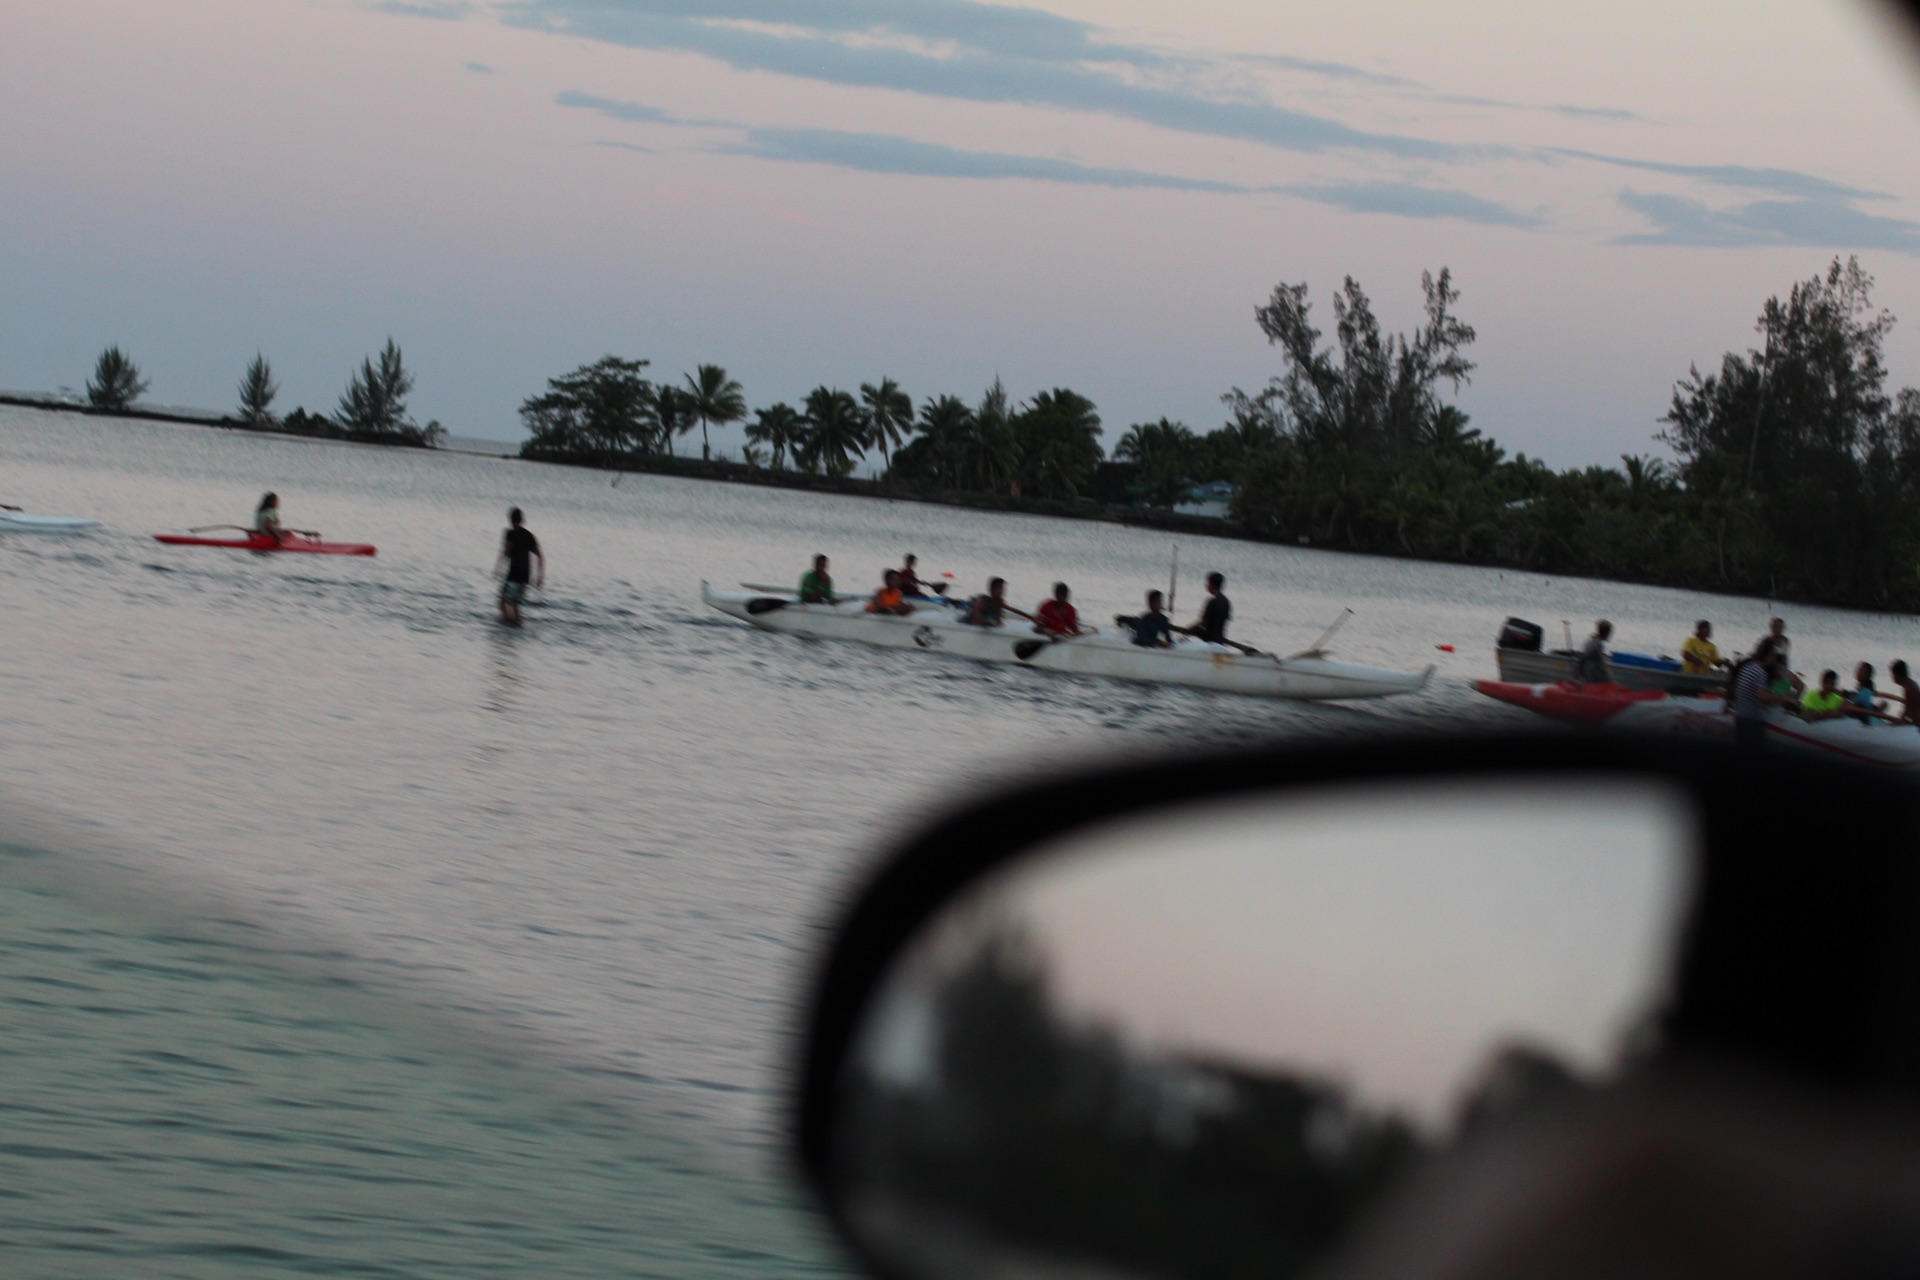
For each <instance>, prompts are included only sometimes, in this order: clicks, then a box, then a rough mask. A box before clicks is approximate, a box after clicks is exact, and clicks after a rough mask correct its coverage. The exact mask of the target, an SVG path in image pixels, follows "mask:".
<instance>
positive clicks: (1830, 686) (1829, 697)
mask: <svg viewBox="0 0 1920 1280" xmlns="http://www.w3.org/2000/svg"><path fill="white" fill-rule="evenodd" d="M1846 705H1847V695H1846V694H1844V693H1841V692H1840V673H1839V672H1838V671H1822V672H1821V673H1820V687H1819V688H1818V689H1809V690H1807V692H1806V696H1804V697H1803V698H1801V699H1800V714H1801V716H1802V717H1804V718H1805V719H1808V720H1837V719H1839V718H1840V717H1841V716H1843V715H1845V714H1846V713H1845V712H1844V711H1842V710H1841V708H1842V707H1844V706H1846Z"/></svg>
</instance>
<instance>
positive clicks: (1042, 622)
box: [1033, 582, 1080, 636]
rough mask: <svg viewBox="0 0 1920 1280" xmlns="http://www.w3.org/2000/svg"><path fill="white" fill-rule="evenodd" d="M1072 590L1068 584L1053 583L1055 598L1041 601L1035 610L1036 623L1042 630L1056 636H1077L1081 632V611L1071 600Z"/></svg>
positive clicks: (1034, 618) (1034, 619)
mask: <svg viewBox="0 0 1920 1280" xmlns="http://www.w3.org/2000/svg"><path fill="white" fill-rule="evenodd" d="M1072 595H1073V593H1072V592H1070V591H1068V590H1067V584H1066V583H1064V582H1056V583H1054V584H1053V599H1051V600H1045V601H1042V602H1041V605H1040V607H1039V608H1038V609H1036V610H1034V616H1033V621H1034V625H1035V626H1036V627H1038V628H1039V629H1040V630H1041V631H1044V632H1046V633H1047V634H1049V635H1055V636H1077V635H1079V634H1080V611H1079V610H1078V609H1076V608H1074V607H1073V605H1072V604H1071V603H1070V602H1069V601H1070V598H1071V596H1072Z"/></svg>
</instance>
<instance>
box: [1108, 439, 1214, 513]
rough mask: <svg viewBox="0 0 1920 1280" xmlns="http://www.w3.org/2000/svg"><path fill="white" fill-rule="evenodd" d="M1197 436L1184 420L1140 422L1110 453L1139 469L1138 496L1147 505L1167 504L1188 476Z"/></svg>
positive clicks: (1173, 500)
mask: <svg viewBox="0 0 1920 1280" xmlns="http://www.w3.org/2000/svg"><path fill="white" fill-rule="evenodd" d="M1198 444H1199V438H1198V437H1197V436H1195V435H1194V434H1193V430H1192V428H1190V427H1188V426H1187V425H1186V424H1185V423H1184V422H1169V421H1167V420H1166V419H1165V418H1162V419H1160V421H1158V422H1141V423H1136V424H1135V425H1133V426H1131V427H1129V428H1127V434H1125V435H1123V436H1121V437H1120V442H1119V443H1118V444H1116V445H1115V446H1114V447H1113V456H1114V457H1115V458H1116V459H1117V460H1118V461H1121V462H1131V463H1133V464H1134V466H1135V467H1137V468H1138V469H1139V477H1140V482H1139V483H1140V491H1141V496H1142V497H1143V498H1144V499H1145V501H1146V502H1147V504H1148V505H1149V506H1156V507H1170V506H1173V505H1174V504H1175V503H1176V502H1178V501H1179V500H1180V494H1181V493H1182V491H1184V490H1185V488H1186V486H1187V482H1188V480H1189V479H1190V477H1189V476H1188V474H1187V473H1188V472H1189V471H1190V470H1191V469H1192V466H1193V459H1194V453H1195V450H1196V447H1197V446H1198Z"/></svg>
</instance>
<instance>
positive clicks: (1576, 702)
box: [1473, 680, 1720, 724]
mask: <svg viewBox="0 0 1920 1280" xmlns="http://www.w3.org/2000/svg"><path fill="white" fill-rule="evenodd" d="M1473 687H1474V688H1475V689H1478V690H1479V691H1480V692H1481V693H1484V694H1486V695H1487V696H1488V697H1489V698H1497V699H1498V700H1500V701H1501V702H1507V703H1511V704H1512V705H1514V706H1516V707H1525V708H1526V709H1527V710H1528V711H1537V712H1539V713H1540V714H1541V715H1543V716H1551V717H1552V718H1553V719H1555V720H1573V721H1577V722H1578V723H1580V724H1605V723H1606V722H1607V721H1609V720H1611V719H1613V718H1614V717H1615V716H1617V715H1619V714H1620V713H1621V712H1622V711H1624V710H1626V709H1627V708H1628V707H1631V706H1633V705H1635V704H1636V703H1641V702H1664V701H1665V700H1666V698H1667V695H1666V694H1664V693H1662V692H1660V691H1659V690H1656V689H1625V688H1622V687H1621V686H1619V685H1617V684H1575V683H1573V682H1572V681H1570V680H1562V681H1559V682H1558V683H1555V684H1514V683H1512V682H1510V681H1506V680H1475V681H1474V682H1473ZM1690 701H1696V702H1697V701H1698V699H1693V700H1690ZM1713 709H1714V710H1715V711H1718V710H1720V704H1719V703H1717V702H1716V703H1714V704H1713Z"/></svg>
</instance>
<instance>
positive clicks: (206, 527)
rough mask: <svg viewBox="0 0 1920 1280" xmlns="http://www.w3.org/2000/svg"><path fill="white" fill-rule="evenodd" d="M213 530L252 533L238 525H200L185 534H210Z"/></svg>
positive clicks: (243, 526)
mask: <svg viewBox="0 0 1920 1280" xmlns="http://www.w3.org/2000/svg"><path fill="white" fill-rule="evenodd" d="M215 529H237V530H238V531H240V532H241V533H252V532H253V530H251V529H249V528H247V527H246V526H245V525H239V524H203V525H200V526H199V527H198V528H193V529H189V530H187V532H188V533H212V532H213V531H214V530H215Z"/></svg>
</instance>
